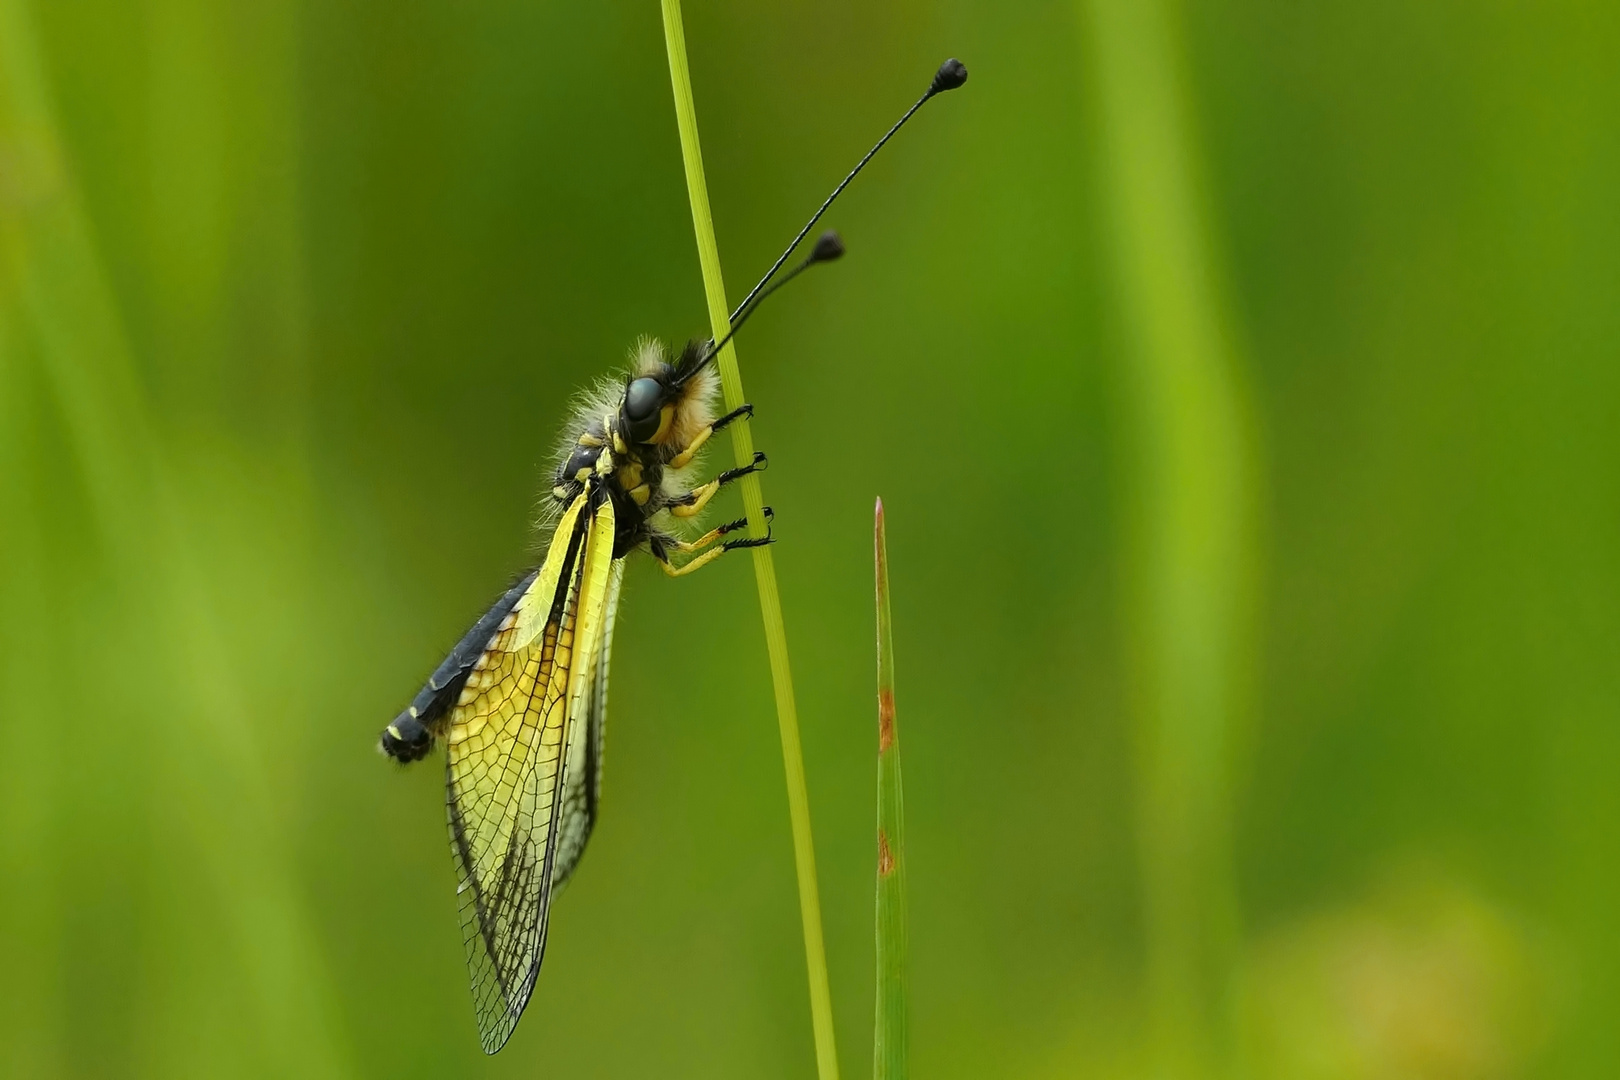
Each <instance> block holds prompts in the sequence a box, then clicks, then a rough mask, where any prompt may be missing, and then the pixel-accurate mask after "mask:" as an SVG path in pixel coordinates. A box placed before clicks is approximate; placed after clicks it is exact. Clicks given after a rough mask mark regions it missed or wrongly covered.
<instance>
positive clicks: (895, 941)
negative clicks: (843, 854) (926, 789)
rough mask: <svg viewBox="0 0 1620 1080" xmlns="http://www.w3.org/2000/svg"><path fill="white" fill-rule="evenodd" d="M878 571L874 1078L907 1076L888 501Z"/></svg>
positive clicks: (902, 810) (879, 521)
mask: <svg viewBox="0 0 1620 1080" xmlns="http://www.w3.org/2000/svg"><path fill="white" fill-rule="evenodd" d="M872 532H873V541H872V542H873V557H874V562H875V564H876V567H875V569H876V576H877V670H878V678H877V686H878V783H877V791H878V833H877V1020H876V1025H875V1029H874V1031H873V1034H872V1076H873V1077H874V1080H905V1077H906V1076H907V1073H908V1068H907V1061H906V1056H907V1051H908V1039H909V1036H908V1034H907V1029H906V987H907V983H906V854H905V852H906V843H905V825H906V807H905V794H904V791H903V789H902V787H901V784H900V728H899V725H898V721H897V720H896V718H895V710H894V628H893V626H892V624H891V623H890V621H889V549H888V542H887V539H886V537H885V534H884V524H883V500H882V499H879V500H878V501H877V510H876V512H875V523H874V526H873V530H872Z"/></svg>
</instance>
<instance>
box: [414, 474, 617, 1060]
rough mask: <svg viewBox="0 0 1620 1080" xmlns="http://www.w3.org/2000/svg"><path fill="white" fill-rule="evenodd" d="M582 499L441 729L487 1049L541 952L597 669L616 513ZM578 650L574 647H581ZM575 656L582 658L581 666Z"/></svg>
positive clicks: (467, 941) (470, 960) (511, 1018)
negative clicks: (562, 811)
mask: <svg viewBox="0 0 1620 1080" xmlns="http://www.w3.org/2000/svg"><path fill="white" fill-rule="evenodd" d="M586 501H587V496H586V495H583V494H582V495H581V496H580V497H579V498H577V499H576V500H575V501H574V503H573V505H572V506H570V507H569V509H568V512H567V513H566V514H564V515H563V519H562V521H561V522H560V523H559V524H558V527H557V532H556V534H555V536H554V537H553V539H552V543H551V548H550V550H549V552H548V553H547V555H546V560H545V562H544V563H543V564H542V566H541V568H540V571H539V573H538V574H537V575H536V577H535V580H534V582H533V584H532V585H531V586H530V587H529V590H528V592H526V593H525V594H524V595H523V598H522V599H521V600H519V601H518V603H517V605H516V607H514V609H513V610H512V612H511V614H509V615H508V616H507V617H506V619H505V620H503V621H502V623H501V627H500V630H499V632H497V633H496V635H495V637H494V639H493V640H492V641H491V642H490V645H489V647H488V649H486V650H485V652H484V655H483V656H482V657H480V658H479V660H478V662H477V663H476V664H475V665H474V666H473V670H472V671H471V673H470V674H469V676H468V678H467V682H466V685H465V686H464V687H463V688H462V692H461V696H460V698H459V700H458V701H457V704H456V707H455V711H454V713H453V714H452V716H451V719H450V724H449V728H448V730H447V732H446V735H445V745H446V749H447V754H446V757H447V766H446V769H447V792H446V803H447V805H448V813H449V825H450V846H451V850H452V852H453V854H454V856H455V861H456V869H457V871H458V877H459V884H458V885H457V892H458V894H459V902H460V908H461V924H462V940H463V944H464V946H465V949H466V954H467V964H468V967H469V968H470V970H471V974H472V990H473V1004H474V1008H475V1010H476V1012H477V1016H478V1029H479V1035H480V1038H481V1040H482V1042H483V1046H484V1050H485V1051H486V1052H488V1053H494V1052H495V1051H496V1050H499V1049H500V1048H501V1046H502V1045H504V1044H505V1042H506V1040H507V1038H508V1037H510V1035H511V1033H512V1029H513V1027H514V1026H515V1025H516V1024H517V1019H518V1017H519V1016H520V1015H521V1014H522V1012H523V1007H524V1006H525V1005H527V1004H528V1000H529V995H530V993H531V992H532V991H533V989H534V980H535V976H536V975H537V974H538V972H539V969H540V961H541V958H542V957H543V955H544V952H545V938H546V916H547V907H548V905H549V897H550V891H551V890H550V884H551V878H552V874H553V869H552V868H553V865H554V863H555V858H556V849H557V830H555V829H553V828H552V825H553V823H554V822H556V821H557V820H558V817H559V805H560V803H561V797H562V793H563V791H564V789H565V788H566V786H567V777H566V771H567V762H566V760H565V755H564V754H563V752H562V748H563V747H564V746H565V745H566V744H567V741H568V738H569V728H570V725H571V718H572V717H574V716H577V715H579V710H580V708H581V704H580V703H581V701H582V698H583V696H584V694H583V692H582V691H583V687H584V685H585V682H584V680H585V679H588V677H589V675H590V671H591V669H592V668H594V666H595V665H594V659H595V656H596V652H595V650H596V648H597V647H598V645H597V642H598V641H599V638H600V629H601V611H602V604H603V601H604V600H605V597H606V591H607V584H608V578H609V577H610V572H609V568H610V565H611V563H612V558H611V557H612V550H613V509H612V505H611V502H610V501H607V500H604V501H603V504H602V506H601V507H599V508H598V509H597V510H596V511H595V512H594V513H590V512H588V511H587V508H586ZM576 646H577V647H576ZM576 658H578V660H579V661H580V662H576Z"/></svg>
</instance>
